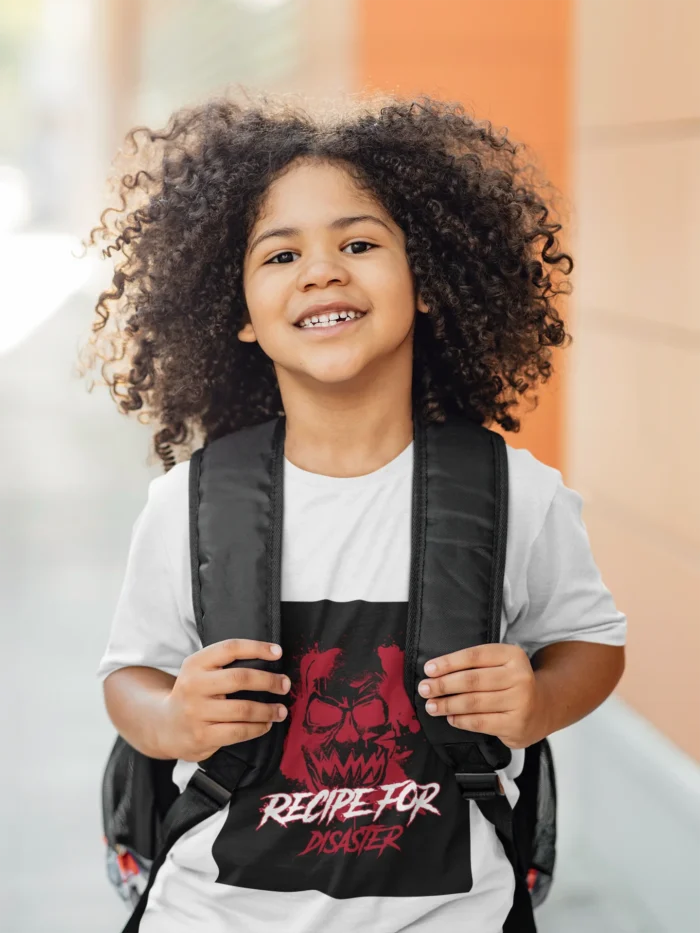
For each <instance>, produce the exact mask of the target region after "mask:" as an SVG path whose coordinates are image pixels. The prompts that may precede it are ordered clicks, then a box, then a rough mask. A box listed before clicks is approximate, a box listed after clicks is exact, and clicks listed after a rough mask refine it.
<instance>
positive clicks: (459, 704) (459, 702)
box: [425, 690, 518, 716]
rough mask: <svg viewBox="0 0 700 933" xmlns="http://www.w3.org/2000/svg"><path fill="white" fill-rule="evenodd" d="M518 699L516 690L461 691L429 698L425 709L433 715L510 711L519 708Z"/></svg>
mask: <svg viewBox="0 0 700 933" xmlns="http://www.w3.org/2000/svg"><path fill="white" fill-rule="evenodd" d="M517 699H518V694H517V691H516V690H498V691H497V692H495V693H460V694H458V695H457V696H449V697H439V698H438V699H436V700H428V702H427V703H426V705H425V709H426V711H427V712H428V713H429V715H431V716H448V715H465V714H472V713H480V714H488V713H508V712H510V711H511V710H514V709H516V708H517Z"/></svg>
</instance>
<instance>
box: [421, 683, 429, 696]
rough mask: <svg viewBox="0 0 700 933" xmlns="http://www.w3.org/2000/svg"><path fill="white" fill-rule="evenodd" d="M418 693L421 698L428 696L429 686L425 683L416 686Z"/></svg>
mask: <svg viewBox="0 0 700 933" xmlns="http://www.w3.org/2000/svg"><path fill="white" fill-rule="evenodd" d="M418 693H420V695H421V696H422V697H427V696H430V684H427V683H426V682H425V681H423V683H420V684H418Z"/></svg>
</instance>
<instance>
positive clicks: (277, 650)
mask: <svg viewBox="0 0 700 933" xmlns="http://www.w3.org/2000/svg"><path fill="white" fill-rule="evenodd" d="M270 651H271V652H272V654H274V656H275V657H276V658H278V657H279V656H280V655H281V654H282V649H281V648H280V646H279V645H270Z"/></svg>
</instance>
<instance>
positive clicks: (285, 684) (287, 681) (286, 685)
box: [282, 677, 292, 693]
mask: <svg viewBox="0 0 700 933" xmlns="http://www.w3.org/2000/svg"><path fill="white" fill-rule="evenodd" d="M291 686H292V682H291V680H290V679H289V677H283V678H282V689H283V690H284V692H285V693H286V692H287V690H289V688H290V687H291Z"/></svg>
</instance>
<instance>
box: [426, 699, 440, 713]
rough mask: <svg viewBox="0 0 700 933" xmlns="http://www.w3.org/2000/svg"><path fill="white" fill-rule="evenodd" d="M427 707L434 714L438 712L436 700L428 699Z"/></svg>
mask: <svg viewBox="0 0 700 933" xmlns="http://www.w3.org/2000/svg"><path fill="white" fill-rule="evenodd" d="M425 708H426V709H427V710H428V712H429V713H430V714H431V715H432V713H435V712H437V703H436V702H435V701H434V700H428V702H427V703H426V704H425Z"/></svg>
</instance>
